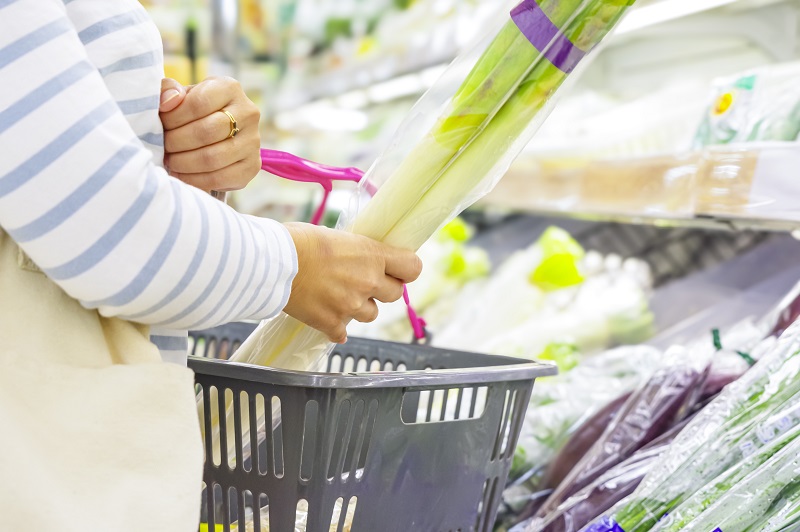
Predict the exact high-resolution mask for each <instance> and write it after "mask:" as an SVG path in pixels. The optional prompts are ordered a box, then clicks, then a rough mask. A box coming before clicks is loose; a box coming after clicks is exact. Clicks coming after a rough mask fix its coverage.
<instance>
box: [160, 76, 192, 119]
mask: <svg viewBox="0 0 800 532" xmlns="http://www.w3.org/2000/svg"><path fill="white" fill-rule="evenodd" d="M185 97H186V88H185V87H184V86H183V85H181V84H180V83H178V82H177V81H175V80H174V79H171V78H164V79H162V80H161V99H160V103H159V107H158V112H160V113H168V112H170V111H172V110H174V109H175V108H176V107H178V106H179V105H180V104H181V102H183V99H184V98H185Z"/></svg>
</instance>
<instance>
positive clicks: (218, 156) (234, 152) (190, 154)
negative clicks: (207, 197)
mask: <svg viewBox="0 0 800 532" xmlns="http://www.w3.org/2000/svg"><path fill="white" fill-rule="evenodd" d="M259 148H260V141H259V139H258V138H257V137H249V136H246V137H241V138H240V137H239V136H238V135H237V136H236V137H233V138H230V139H225V140H223V141H221V142H217V143H216V144H212V145H210V146H206V147H204V148H199V149H196V150H191V151H184V152H180V153H168V154H167V155H166V156H165V157H164V164H165V165H166V166H167V168H168V169H169V171H170V173H172V174H201V173H208V172H216V171H217V170H222V169H223V168H227V167H228V166H230V165H232V164H234V163H236V162H238V161H241V160H245V159H248V158H249V157H254V158H257V157H258V150H259Z"/></svg>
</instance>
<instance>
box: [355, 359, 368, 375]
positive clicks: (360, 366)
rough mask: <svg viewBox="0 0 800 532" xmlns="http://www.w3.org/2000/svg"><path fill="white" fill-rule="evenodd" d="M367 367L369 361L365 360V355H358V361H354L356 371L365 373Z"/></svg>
mask: <svg viewBox="0 0 800 532" xmlns="http://www.w3.org/2000/svg"><path fill="white" fill-rule="evenodd" d="M368 367H369V362H368V361H367V357H358V362H356V373H366V372H367V368H368Z"/></svg>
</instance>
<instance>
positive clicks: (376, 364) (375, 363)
mask: <svg viewBox="0 0 800 532" xmlns="http://www.w3.org/2000/svg"><path fill="white" fill-rule="evenodd" d="M380 370H381V361H380V360H378V359H377V358H373V359H372V361H371V362H370V363H369V371H370V372H371V373H375V372H376V371H380Z"/></svg>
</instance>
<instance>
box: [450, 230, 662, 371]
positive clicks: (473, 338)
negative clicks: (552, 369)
mask: <svg viewBox="0 0 800 532" xmlns="http://www.w3.org/2000/svg"><path fill="white" fill-rule="evenodd" d="M649 292H650V276H649V268H648V267H647V265H646V264H645V263H643V262H641V261H637V260H635V259H628V260H627V261H622V260H621V259H620V258H619V257H618V256H614V255H609V256H607V257H602V256H601V255H600V254H599V253H596V252H591V251H590V252H584V250H583V249H582V248H581V247H580V245H579V244H578V243H577V242H576V241H575V240H574V239H573V238H572V237H571V236H570V235H569V234H568V233H567V232H565V231H563V230H562V229H559V228H557V227H550V228H548V229H547V230H546V231H545V232H544V233H543V234H542V236H541V237H540V238H539V239H538V240H537V241H536V242H534V243H533V244H532V245H531V246H529V247H528V248H527V249H525V250H522V251H518V252H516V253H515V254H513V255H512V256H511V257H509V258H508V259H507V260H506V261H505V262H504V263H503V264H502V265H501V266H500V267H499V268H498V270H497V271H496V272H495V273H494V274H493V275H492V276H491V277H490V279H489V280H488V281H487V282H486V283H485V284H484V285H483V288H482V289H481V290H480V292H479V293H477V294H475V295H474V296H473V297H472V298H471V299H470V300H469V301H467V302H466V305H465V306H464V307H463V308H461V309H460V310H459V311H457V312H456V313H455V314H454V315H453V316H452V318H451V319H450V320H449V324H448V326H446V327H444V328H443V329H442V330H441V331H438V332H437V333H436V334H435V335H434V344H435V345H438V346H441V347H447V348H451V349H461V350H474V351H479V352H483V353H492V354H498V355H506V356H516V357H521V358H530V359H540V360H542V359H551V360H557V359H555V358H551V356H552V355H553V354H555V353H557V352H558V351H559V350H560V351H561V352H562V353H561V354H564V353H563V350H564V348H569V349H571V350H572V351H573V354H575V355H576V354H577V353H581V354H583V355H588V354H591V353H595V352H597V351H599V350H601V349H605V348H608V347H611V346H614V345H619V344H623V343H625V344H635V343H639V342H641V341H644V340H646V339H647V338H649V336H650V335H651V333H652V320H653V316H652V314H651V313H650V311H649V309H648V298H649ZM566 354H567V355H569V353H566ZM568 358H569V357H568ZM571 358H572V359H573V365H574V362H577V359H578V357H577V356H573V357H571ZM568 367H569V364H568V365H567V366H566V367H565V366H564V365H562V364H560V363H559V368H560V369H562V370H564V369H567V368H568Z"/></svg>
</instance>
